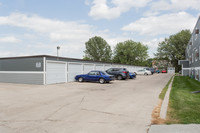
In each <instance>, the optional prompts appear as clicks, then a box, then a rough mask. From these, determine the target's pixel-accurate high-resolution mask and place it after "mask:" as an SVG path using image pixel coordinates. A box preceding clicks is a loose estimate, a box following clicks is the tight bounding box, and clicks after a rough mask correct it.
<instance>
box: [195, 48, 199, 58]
mask: <svg viewBox="0 0 200 133" xmlns="http://www.w3.org/2000/svg"><path fill="white" fill-rule="evenodd" d="M198 58H199V52H198V50H197V49H196V50H195V61H198Z"/></svg>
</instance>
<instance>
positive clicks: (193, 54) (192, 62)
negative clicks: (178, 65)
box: [192, 53, 194, 63]
mask: <svg viewBox="0 0 200 133" xmlns="http://www.w3.org/2000/svg"><path fill="white" fill-rule="evenodd" d="M193 62H194V54H193V53H192V63H193Z"/></svg>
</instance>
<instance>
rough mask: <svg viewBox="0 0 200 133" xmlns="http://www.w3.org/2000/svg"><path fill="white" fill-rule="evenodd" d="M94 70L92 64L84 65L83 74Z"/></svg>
mask: <svg viewBox="0 0 200 133" xmlns="http://www.w3.org/2000/svg"><path fill="white" fill-rule="evenodd" d="M92 70H94V64H84V74H86V73H88V72H90V71H92Z"/></svg>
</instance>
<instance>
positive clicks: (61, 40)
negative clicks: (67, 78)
mask: <svg viewBox="0 0 200 133" xmlns="http://www.w3.org/2000/svg"><path fill="white" fill-rule="evenodd" d="M5 25H6V26H12V27H19V28H22V29H24V30H27V32H26V31H25V32H24V34H23V35H21V36H20V37H21V38H20V39H21V41H20V45H21V46H23V47H24V48H27V49H28V53H29V54H37V53H38V54H51V55H55V54H56V52H55V51H56V46H57V45H59V46H61V50H60V55H61V56H68V57H73V58H82V57H83V51H84V49H85V42H86V41H88V40H89V38H91V37H94V36H101V37H102V38H104V39H105V40H106V41H108V42H109V44H110V45H111V46H112V47H114V45H116V43H117V42H118V41H124V38H123V37H122V36H119V35H114V34H112V33H110V31H109V30H108V29H102V30H96V28H95V27H93V26H91V25H88V24H83V23H80V22H71V21H70V22H68V21H60V20H52V19H48V18H43V17H40V16H38V15H26V14H22V13H12V14H11V15H9V16H0V26H5ZM15 32H17V31H15ZM2 40H3V39H2ZM6 40H7V41H8V40H9V41H10V42H11V40H12V42H13V43H14V42H16V41H17V39H14V38H7V39H6ZM4 41H5V39H4ZM1 42H2V41H0V43H1ZM2 44H3V43H2ZM4 47H7V46H5V45H4ZM23 52H24V51H22V50H20V49H16V50H15V52H13V53H23ZM8 53H9V52H8ZM24 54H25V55H27V53H24ZM4 55H5V54H4ZM20 55H21V54H20ZM10 56H12V55H10Z"/></svg>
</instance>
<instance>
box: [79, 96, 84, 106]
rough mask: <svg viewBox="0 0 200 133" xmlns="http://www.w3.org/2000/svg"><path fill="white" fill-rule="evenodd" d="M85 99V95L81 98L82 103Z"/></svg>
mask: <svg viewBox="0 0 200 133" xmlns="http://www.w3.org/2000/svg"><path fill="white" fill-rule="evenodd" d="M84 100H85V96H83V98H82V99H81V102H80V105H81V104H82V102H83V101H84Z"/></svg>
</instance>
